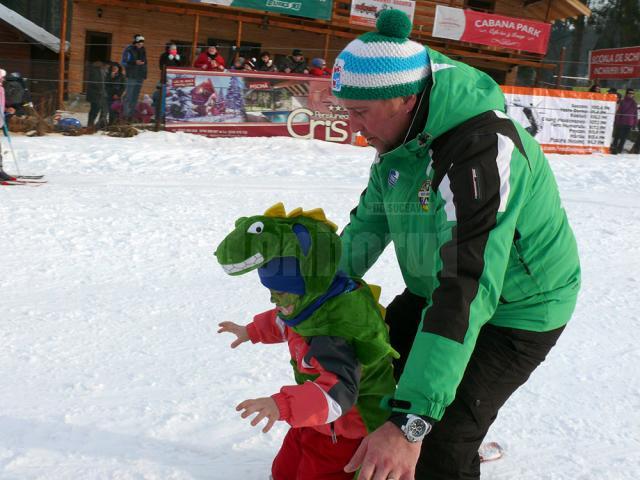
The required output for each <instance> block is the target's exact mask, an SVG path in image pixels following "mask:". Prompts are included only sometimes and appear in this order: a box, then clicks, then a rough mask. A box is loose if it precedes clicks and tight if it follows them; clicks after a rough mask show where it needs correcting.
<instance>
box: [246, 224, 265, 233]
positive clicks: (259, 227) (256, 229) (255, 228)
mask: <svg viewBox="0 0 640 480" xmlns="http://www.w3.org/2000/svg"><path fill="white" fill-rule="evenodd" d="M263 231H264V224H263V223H262V222H255V223H252V224H251V226H250V227H249V228H248V229H247V233H254V234H256V235H259V234H261V233H262V232H263Z"/></svg>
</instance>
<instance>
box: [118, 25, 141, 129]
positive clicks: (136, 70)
mask: <svg viewBox="0 0 640 480" xmlns="http://www.w3.org/2000/svg"><path fill="white" fill-rule="evenodd" d="M121 63H122V66H123V67H124V68H125V73H126V75H127V82H126V85H127V86H126V93H125V101H124V105H123V111H124V117H125V119H127V120H129V119H130V118H131V117H132V115H133V113H134V111H135V109H136V105H137V104H138V97H139V96H140V91H141V90H142V84H143V83H144V81H145V80H146V78H147V52H146V50H145V49H144V37H143V36H142V35H140V34H139V33H136V34H135V35H134V36H133V43H132V44H131V45H129V46H128V47H127V48H125V49H124V52H123V53H122V62H121Z"/></svg>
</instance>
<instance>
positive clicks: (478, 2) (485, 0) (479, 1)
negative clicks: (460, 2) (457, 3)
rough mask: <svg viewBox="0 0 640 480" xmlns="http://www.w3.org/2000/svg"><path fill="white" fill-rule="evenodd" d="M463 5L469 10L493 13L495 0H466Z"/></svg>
mask: <svg viewBox="0 0 640 480" xmlns="http://www.w3.org/2000/svg"><path fill="white" fill-rule="evenodd" d="M464 6H465V8H470V9H471V10H480V11H482V12H489V13H493V12H494V11H495V9H496V2H495V0H466V1H465V2H464Z"/></svg>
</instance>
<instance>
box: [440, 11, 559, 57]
mask: <svg viewBox="0 0 640 480" xmlns="http://www.w3.org/2000/svg"><path fill="white" fill-rule="evenodd" d="M550 34H551V24H550V23H544V22H537V21H535V20H527V19H524V18H514V17H504V16H502V15H491V14H488V13H481V12H476V11H473V10H462V9H460V8H452V7H444V6H442V5H438V6H437V7H436V18H435V20H434V23H433V36H434V37H440V38H450V39H452V40H460V41H462V42H470V43H478V44H480V45H491V46H494V47H503V48H508V49H511V50H523V51H526V52H534V53H540V54H545V53H547V46H548V44H549V36H550Z"/></svg>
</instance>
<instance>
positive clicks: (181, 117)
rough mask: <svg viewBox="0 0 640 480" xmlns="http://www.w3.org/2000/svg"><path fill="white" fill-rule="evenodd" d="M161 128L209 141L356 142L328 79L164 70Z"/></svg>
mask: <svg viewBox="0 0 640 480" xmlns="http://www.w3.org/2000/svg"><path fill="white" fill-rule="evenodd" d="M165 124H166V125H165V126H166V129H167V130H170V131H182V132H188V133H196V134H201V135H205V136H209V137H271V136H285V137H293V138H304V139H311V138H314V139H319V140H325V141H328V142H337V143H358V139H357V138H355V137H356V136H355V135H352V132H351V129H350V127H349V115H348V114H347V112H346V111H344V110H343V109H342V108H341V107H340V106H339V105H338V104H337V102H336V99H335V97H334V96H333V95H332V94H331V79H330V78H322V77H313V76H310V75H285V74H277V73H264V72H263V73H257V72H203V71H202V70H193V69H188V68H169V69H167V93H166V101H165Z"/></svg>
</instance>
